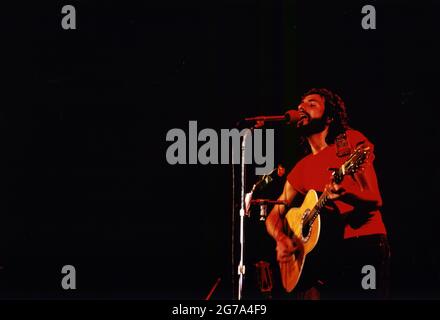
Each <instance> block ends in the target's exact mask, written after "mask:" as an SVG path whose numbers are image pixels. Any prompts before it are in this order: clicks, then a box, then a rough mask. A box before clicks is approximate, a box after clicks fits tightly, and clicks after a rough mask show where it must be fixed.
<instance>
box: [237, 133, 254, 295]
mask: <svg viewBox="0 0 440 320" xmlns="http://www.w3.org/2000/svg"><path fill="white" fill-rule="evenodd" d="M245 130H246V132H245V134H244V136H243V141H242V143H241V208H240V262H239V265H238V275H239V280H238V300H241V299H242V295H243V280H244V274H245V272H246V267H245V265H244V216H245V215H248V210H247V209H248V207H249V206H248V205H247V204H246V202H247V201H246V194H245V192H246V191H245V188H246V164H245V161H244V160H245V156H246V142H247V138H248V136H249V135H250V134H252V130H253V128H251V129H249V128H246V129H245ZM249 203H250V202H249Z"/></svg>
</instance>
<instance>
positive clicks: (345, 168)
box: [333, 145, 370, 183]
mask: <svg viewBox="0 0 440 320" xmlns="http://www.w3.org/2000/svg"><path fill="white" fill-rule="evenodd" d="M369 155H370V147H369V146H364V145H360V146H359V147H357V148H356V150H354V151H353V153H352V154H351V155H350V157H349V158H348V160H347V161H345V162H344V164H343V165H342V166H341V167H340V168H339V170H337V171H335V172H334V173H333V181H334V182H335V183H341V182H342V179H343V178H344V176H345V175H347V174H349V175H352V174H354V173H356V172H357V171H358V170H359V169H360V168H361V167H362V165H363V164H364V163H365V161H366V160H367V159H368V157H369Z"/></svg>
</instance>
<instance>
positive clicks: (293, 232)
mask: <svg viewBox="0 0 440 320" xmlns="http://www.w3.org/2000/svg"><path fill="white" fill-rule="evenodd" d="M369 154H370V147H364V146H360V147H358V148H356V150H355V151H354V152H353V153H352V154H351V155H350V156H349V158H348V160H347V161H346V162H344V164H343V165H342V166H341V167H340V168H338V169H331V170H333V173H332V177H331V181H333V182H335V183H337V184H339V183H341V182H342V180H343V179H344V176H345V175H353V174H354V173H356V172H357V171H358V170H359V168H361V166H362V164H363V163H364V162H365V160H366V159H367V158H368V156H369ZM328 196H329V194H328V192H323V193H322V194H321V196H320V197H319V198H318V195H317V193H316V191H315V190H309V191H308V192H307V194H306V196H305V198H304V201H303V203H302V205H301V206H300V207H299V208H291V209H290V210H289V211H288V212H287V214H286V216H285V219H286V222H287V223H286V224H285V225H286V229H287V230H285V231H286V234H287V235H288V236H289V237H290V238H291V239H292V242H293V245H294V247H295V251H294V254H293V256H292V260H290V261H288V262H280V263H279V266H280V273H281V280H282V284H283V287H284V289H285V290H286V291H287V292H292V290H293V289H295V287H296V285H297V284H298V281H299V279H300V277H301V272H302V270H303V267H304V261H305V258H306V256H307V254H308V253H309V252H310V251H312V250H313V248H314V247H315V246H316V244H317V243H318V239H319V233H320V230H321V220H320V217H319V213H320V211H321V210H322V208H324V207H325V205H326V204H327V201H328V200H329V198H328Z"/></svg>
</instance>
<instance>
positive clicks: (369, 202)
mask: <svg viewBox="0 0 440 320" xmlns="http://www.w3.org/2000/svg"><path fill="white" fill-rule="evenodd" d="M346 179H347V180H351V182H352V183H347V184H346V183H344V182H343V183H342V185H337V184H333V185H328V186H327V188H329V189H330V197H329V198H330V199H333V200H336V199H338V198H339V199H340V200H342V201H344V202H346V203H348V204H350V205H352V206H353V207H364V208H366V209H368V210H369V211H371V210H376V209H379V208H380V207H381V206H382V197H381V195H380V191H379V186H378V183H377V177H376V172H375V170H374V167H373V164H372V163H368V165H366V166H365V167H364V169H363V170H361V171H359V172H357V173H356V174H355V177H354V179H353V178H352V177H350V176H348V177H346Z"/></svg>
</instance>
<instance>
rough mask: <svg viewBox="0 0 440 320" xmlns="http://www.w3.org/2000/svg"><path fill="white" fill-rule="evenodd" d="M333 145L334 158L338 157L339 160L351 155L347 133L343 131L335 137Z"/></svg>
mask: <svg viewBox="0 0 440 320" xmlns="http://www.w3.org/2000/svg"><path fill="white" fill-rule="evenodd" d="M335 144H336V156H338V157H339V158H342V157H345V156H348V155H350V154H351V146H350V143H349V142H348V139H347V133H346V132H345V131H344V132H343V133H341V134H339V135H337V136H336V139H335Z"/></svg>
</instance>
